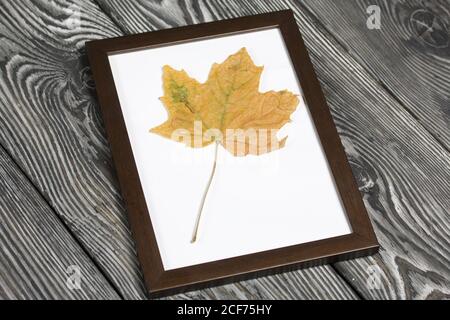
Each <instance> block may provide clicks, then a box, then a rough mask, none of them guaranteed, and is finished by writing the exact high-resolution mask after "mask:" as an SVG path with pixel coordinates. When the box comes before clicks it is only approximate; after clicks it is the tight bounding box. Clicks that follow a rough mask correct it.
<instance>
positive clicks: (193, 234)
mask: <svg viewBox="0 0 450 320" xmlns="http://www.w3.org/2000/svg"><path fill="white" fill-rule="evenodd" d="M218 153H219V142H218V141H216V146H215V151H214V164H213V167H212V171H211V175H210V177H209V180H208V184H207V185H206V189H205V192H204V193H203V197H202V202H201V203H200V207H199V209H198V214H197V219H196V221H195V226H194V232H193V233H192V239H191V243H195V242H196V241H197V235H198V229H199V227H200V220H201V218H202V213H203V207H204V206H205V202H206V197H207V196H208V192H209V188H210V187H211V183H212V181H213V179H214V174H215V173H216V168H217V155H218Z"/></svg>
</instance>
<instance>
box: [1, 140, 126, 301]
mask: <svg viewBox="0 0 450 320" xmlns="http://www.w3.org/2000/svg"><path fill="white" fill-rule="evenodd" d="M70 266H77V267H79V268H80V272H81V282H80V290H70V289H69V288H68V286H67V285H66V281H67V279H68V278H69V276H70V275H71V273H67V269H68V268H69V267H70ZM0 299H119V296H118V295H117V293H116V292H115V290H114V289H113V287H112V286H111V285H110V284H109V283H108V282H107V280H106V279H105V278H104V277H103V275H102V274H101V272H100V271H99V270H98V269H97V267H96V266H95V265H94V264H93V263H92V261H91V259H90V258H89V256H88V255H87V254H86V253H85V252H84V251H83V250H82V249H81V248H80V246H79V245H78V244H77V242H76V241H75V240H74V239H73V237H72V236H71V235H70V233H69V232H68V231H67V230H66V229H65V227H64V225H63V224H62V223H61V222H60V221H59V220H58V218H57V217H56V215H55V214H54V213H53V212H52V210H51V208H50V207H49V206H48V205H47V203H46V202H45V200H44V199H42V197H41V195H40V194H39V193H38V192H37V191H36V190H35V189H34V187H33V186H32V185H31V184H30V183H29V181H28V179H27V178H26V177H25V176H24V175H23V174H22V173H21V172H20V170H19V169H18V168H17V166H16V165H15V164H14V162H13V161H12V160H11V159H10V158H9V156H8V155H7V154H6V153H5V151H4V149H3V148H1V147H0Z"/></svg>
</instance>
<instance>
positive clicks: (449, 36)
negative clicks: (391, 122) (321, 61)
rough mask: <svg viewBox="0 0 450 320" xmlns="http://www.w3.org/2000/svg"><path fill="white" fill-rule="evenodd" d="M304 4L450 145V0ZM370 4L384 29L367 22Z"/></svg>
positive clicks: (323, 0)
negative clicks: (377, 14) (375, 7)
mask: <svg viewBox="0 0 450 320" xmlns="http://www.w3.org/2000/svg"><path fill="white" fill-rule="evenodd" d="M302 3H303V4H304V5H305V7H307V8H308V9H309V10H310V11H311V12H313V14H314V15H315V16H316V17H317V18H318V19H319V20H320V22H321V23H322V24H324V26H325V27H326V29H327V30H328V31H329V32H330V33H332V35H333V36H334V37H336V38H337V39H338V40H339V42H340V43H341V44H342V45H343V46H344V47H345V48H346V50H347V51H348V52H349V53H350V54H351V55H352V56H353V57H354V58H356V59H357V60H358V62H359V63H361V64H362V65H363V66H364V67H365V68H366V69H367V70H368V71H369V72H370V74H371V75H372V76H373V77H374V78H375V79H377V80H378V81H379V82H380V83H381V84H382V85H383V86H385V87H387V88H389V90H390V91H391V92H392V93H393V94H394V95H395V97H396V98H397V99H398V100H399V101H400V103H401V105H402V106H403V107H405V108H406V109H407V110H408V111H409V112H411V114H412V115H413V116H414V117H416V118H417V119H418V120H419V122H420V123H421V124H422V125H423V126H425V127H426V128H427V130H429V131H430V132H431V133H432V134H433V135H434V136H435V137H436V138H437V139H438V140H439V141H440V142H441V143H442V144H443V145H444V146H445V147H446V148H447V150H450V85H449V83H450V33H449V30H450V29H449V28H450V0H428V1H422V0H408V1H402V0H358V1H354V0H341V1H330V0H318V1H317V0H305V1H303V2H302ZM370 5H378V6H379V7H380V9H381V13H380V17H381V20H380V22H381V25H380V27H381V29H380V30H377V29H373V30H370V29H368V28H367V26H366V21H367V18H368V17H369V14H367V8H368V7H369V6H370ZM428 26H429V27H431V29H430V28H429V27H428Z"/></svg>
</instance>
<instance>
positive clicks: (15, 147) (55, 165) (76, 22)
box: [0, 0, 146, 298]
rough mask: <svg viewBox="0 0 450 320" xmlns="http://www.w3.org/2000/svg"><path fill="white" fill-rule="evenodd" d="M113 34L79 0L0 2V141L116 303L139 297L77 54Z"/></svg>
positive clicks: (116, 196)
mask: <svg viewBox="0 0 450 320" xmlns="http://www.w3.org/2000/svg"><path fill="white" fill-rule="evenodd" d="M117 35H120V31H119V29H118V28H117V27H116V26H115V25H114V24H113V23H112V22H111V21H110V20H109V18H108V17H106V16H105V15H104V14H103V13H102V11H101V10H99V9H98V7H97V6H96V5H94V4H92V3H90V2H87V1H64V0H61V1H51V2H50V1H14V2H13V1H7V0H3V1H0V70H1V71H0V143H1V144H2V145H3V146H4V147H5V148H6V149H7V150H8V153H9V154H11V156H12V157H13V159H14V160H15V161H16V162H17V163H18V164H19V165H20V167H21V169H22V170H23V171H24V172H25V173H26V174H27V175H28V177H29V178H30V179H31V180H32V182H33V184H34V185H35V186H36V187H37V189H38V190H39V191H40V192H42V193H43V195H44V197H45V199H46V200H47V201H48V202H49V203H50V204H51V206H52V208H53V209H54V210H55V212H56V213H57V214H58V215H60V217H61V218H62V220H63V221H64V223H65V224H67V226H69V228H70V229H71V230H72V232H73V234H74V235H75V236H76V237H77V239H78V240H79V242H80V243H81V244H82V245H83V246H84V248H85V249H86V250H87V251H88V252H89V253H90V255H91V256H92V257H93V258H94V259H95V260H96V262H97V263H98V265H99V267H100V268H101V269H102V271H103V272H104V273H105V274H106V275H107V277H108V278H109V280H110V281H111V282H112V283H114V285H115V286H116V287H117V288H118V289H119V290H120V293H121V294H122V295H123V297H125V298H143V297H145V296H146V295H145V291H144V289H143V286H142V280H141V275H140V270H139V267H138V263H137V259H136V254H135V250H134V244H133V241H132V238H131V236H130V231H129V228H128V223H127V219H126V215H125V211H124V208H123V204H122V201H121V198H120V194H119V191H118V188H117V183H116V179H115V177H114V174H113V172H114V171H113V168H112V165H111V159H110V153H109V149H108V144H107V140H106V138H105V135H104V131H103V127H102V123H101V120H100V119H101V118H100V115H99V113H98V110H97V106H96V104H95V101H94V100H93V99H92V96H93V95H92V90H91V88H92V83H91V81H90V76H89V73H88V69H87V61H86V57H85V54H84V52H83V50H84V43H85V41H86V40H91V39H98V38H104V37H113V36H117Z"/></svg>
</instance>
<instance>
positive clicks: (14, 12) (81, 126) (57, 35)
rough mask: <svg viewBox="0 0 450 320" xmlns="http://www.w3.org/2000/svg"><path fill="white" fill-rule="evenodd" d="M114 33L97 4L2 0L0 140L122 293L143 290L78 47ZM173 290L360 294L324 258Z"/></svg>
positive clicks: (228, 294) (216, 294)
mask: <svg viewBox="0 0 450 320" xmlns="http://www.w3.org/2000/svg"><path fill="white" fill-rule="evenodd" d="M161 13H164V11H162V12H161ZM169 18H170V17H169ZM118 35H121V32H120V30H119V28H118V27H117V26H116V25H114V24H113V22H112V21H111V20H110V19H109V18H108V17H107V16H106V15H105V14H104V13H103V12H102V11H101V10H100V9H99V8H98V7H97V6H96V5H95V3H93V2H89V1H78V0H76V1H67V0H56V1H51V2H49V1H44V0H36V1H32V2H31V1H15V2H12V1H7V0H1V1H0V70H1V73H0V144H2V145H3V146H4V147H5V148H6V149H7V150H8V153H9V154H10V155H11V156H12V158H13V159H14V161H16V163H17V164H18V165H19V166H20V168H21V169H22V170H23V172H25V173H26V175H27V176H28V177H29V178H30V179H31V181H32V183H33V184H34V185H35V187H36V189H37V190H39V192H41V193H42V194H43V196H44V198H45V200H46V201H47V202H48V203H49V204H50V206H51V207H52V209H53V210H54V212H55V213H56V214H57V215H58V216H59V217H60V218H61V221H63V222H64V223H65V224H66V225H67V227H68V228H70V230H71V232H72V234H73V235H74V236H75V237H76V238H77V240H78V242H79V244H81V245H82V246H83V247H84V248H85V250H86V251H87V252H88V253H89V255H90V256H91V257H92V258H93V259H94V260H95V262H96V264H97V265H98V266H99V268H100V270H101V271H102V272H103V273H104V275H105V276H106V277H107V278H108V280H109V281H110V282H111V284H112V285H113V286H114V287H115V288H116V289H117V290H118V292H119V293H120V295H121V296H122V297H124V298H127V299H131V298H145V297H146V295H145V290H144V288H143V282H142V279H141V274H140V270H139V266H138V261H137V259H136V254H135V249H134V243H133V241H132V237H131V235H130V231H129V228H128V224H127V219H126V214H125V210H124V206H123V202H122V200H121V197H120V192H119V189H118V186H117V182H116V178H115V174H114V169H113V167H112V162H111V158H110V152H109V148H108V143H107V140H106V138H105V134H104V130H103V126H102V121H101V117H100V115H99V110H98V107H97V104H96V101H95V98H94V96H95V94H94V93H93V90H92V80H91V77H90V75H89V71H88V68H87V60H86V55H85V53H84V52H83V50H84V43H85V41H86V40H93V39H99V38H105V37H113V36H118ZM178 297H179V298H188V297H194V298H230V299H236V298H249V299H250V298H252V299H257V298H261V299H273V298H285V299H289V298H291V299H320V298H327V299H338V298H339V299H355V298H357V296H356V295H355V293H354V291H353V290H352V289H351V288H350V287H349V286H348V285H347V284H346V283H345V282H344V281H343V279H341V278H340V277H339V276H338V275H337V274H336V272H335V271H334V269H333V268H332V267H330V266H323V267H318V268H311V269H309V270H305V271H299V272H295V273H288V274H283V275H279V276H274V277H268V278H264V279H261V280H252V281H246V282H242V283H238V284H235V285H229V286H224V287H220V288H214V289H209V290H203V291H199V292H194V293H189V294H186V295H181V296H178Z"/></svg>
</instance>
